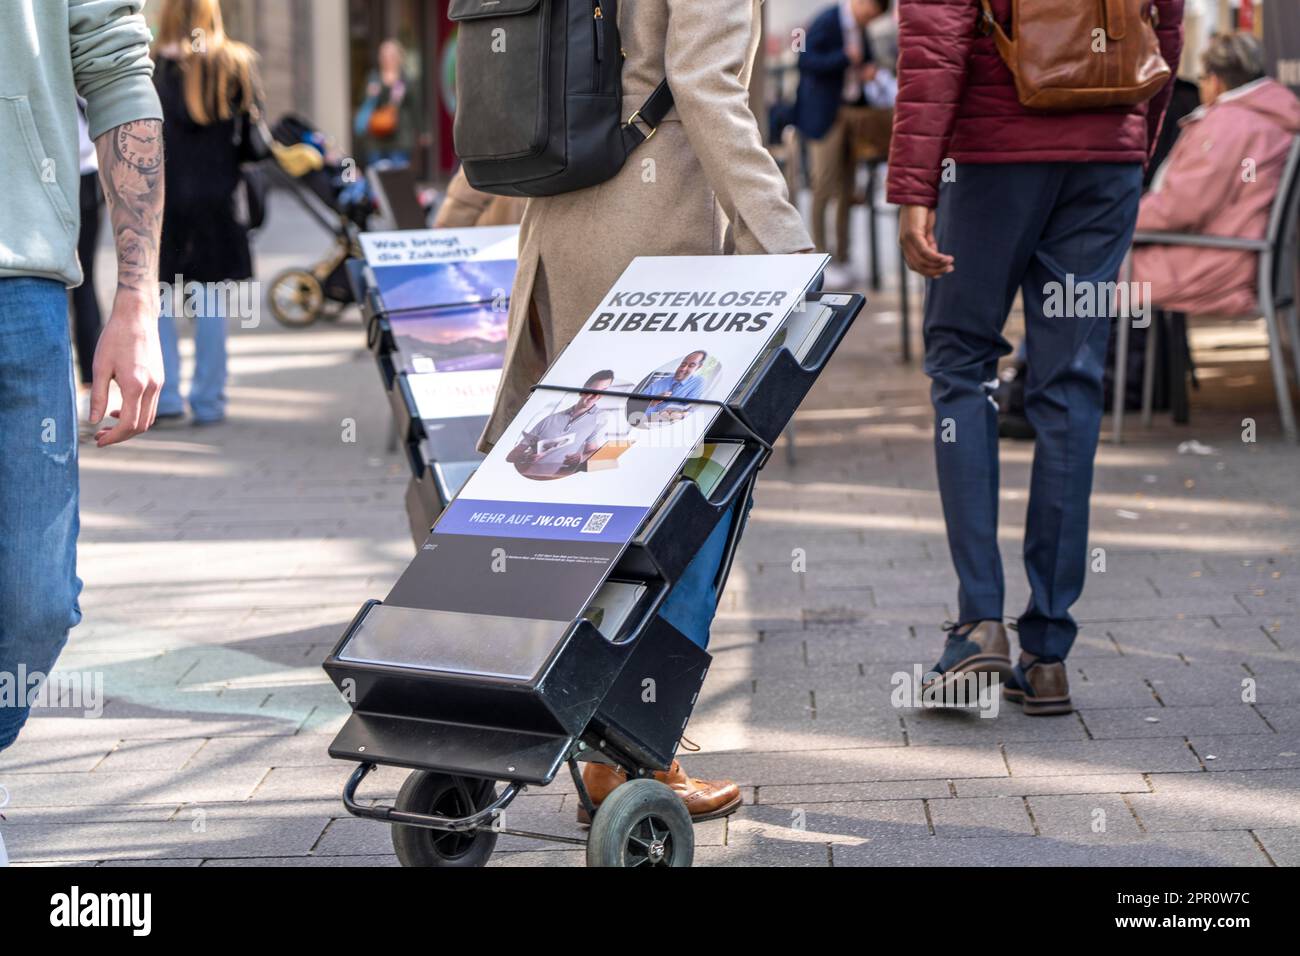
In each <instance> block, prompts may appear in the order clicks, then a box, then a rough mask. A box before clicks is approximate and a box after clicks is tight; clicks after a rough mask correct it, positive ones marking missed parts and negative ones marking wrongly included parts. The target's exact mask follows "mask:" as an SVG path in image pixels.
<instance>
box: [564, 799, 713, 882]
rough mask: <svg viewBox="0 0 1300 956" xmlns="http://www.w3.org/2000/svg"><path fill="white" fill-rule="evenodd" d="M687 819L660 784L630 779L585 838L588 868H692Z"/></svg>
mask: <svg viewBox="0 0 1300 956" xmlns="http://www.w3.org/2000/svg"><path fill="white" fill-rule="evenodd" d="M694 857H695V833H694V831H693V830H692V829H691V815H690V814H689V813H688V812H687V811H686V805H685V804H684V803H682V800H681V797H679V796H677V794H675V793H673V791H672V790H671V789H670V788H668V787H666V786H664V785H663V784H662V783H660V782H659V781H658V780H649V779H643V780H629V781H628V782H627V783H625V784H623V785H622V786H619V787H617V788H616V789H615V790H614V792H613V793H611V794H610V795H609V796H608V797H606V798H605V800H604V802H603V803H601V805H600V811H599V812H598V813H597V814H596V816H595V818H594V819H593V820H592V821H591V834H590V836H588V838H587V865H588V866H617V867H638V866H639V867H647V866H690V865H691V860H692V859H693V858H694Z"/></svg>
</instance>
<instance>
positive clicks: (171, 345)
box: [158, 312, 185, 418]
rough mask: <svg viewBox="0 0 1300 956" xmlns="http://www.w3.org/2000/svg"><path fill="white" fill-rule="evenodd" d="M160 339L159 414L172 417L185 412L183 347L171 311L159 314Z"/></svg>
mask: <svg viewBox="0 0 1300 956" xmlns="http://www.w3.org/2000/svg"><path fill="white" fill-rule="evenodd" d="M158 341H159V344H161V345H162V358H163V384H162V392H161V393H160V394H159V395H158V414H159V416H161V417H164V418H171V417H175V416H180V415H184V414H185V400H184V399H183V398H181V347H180V342H179V341H178V340H177V338H176V320H175V319H173V318H172V317H171V314H170V313H167V312H164V313H163V314H161V315H159V316H158Z"/></svg>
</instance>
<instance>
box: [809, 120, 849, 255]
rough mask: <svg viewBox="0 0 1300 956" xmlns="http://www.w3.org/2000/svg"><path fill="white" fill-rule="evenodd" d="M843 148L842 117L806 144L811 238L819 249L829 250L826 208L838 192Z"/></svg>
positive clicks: (822, 250)
mask: <svg viewBox="0 0 1300 956" xmlns="http://www.w3.org/2000/svg"><path fill="white" fill-rule="evenodd" d="M843 149H844V120H843V118H839V119H836V120H835V125H834V126H832V127H831V129H830V132H828V133H827V134H826V135H825V136H823V137H822V138H821V139H814V140H811V141H810V142H809V143H808V165H809V166H810V167H811V170H810V172H811V174H812V176H811V179H812V234H813V235H812V239H813V243H814V244H815V245H816V246H817V248H818V249H819V250H820V251H821V252H830V251H831V249H830V247H829V245H828V244H827V237H826V207H827V206H828V205H830V203H831V202H832V201H833V200H834V199H835V198H836V196H838V195H839V189H840V171H841V169H842V168H843V163H842V162H841V160H840V155H841V153H842V152H843Z"/></svg>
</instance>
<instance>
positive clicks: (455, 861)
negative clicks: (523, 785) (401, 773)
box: [393, 770, 497, 867]
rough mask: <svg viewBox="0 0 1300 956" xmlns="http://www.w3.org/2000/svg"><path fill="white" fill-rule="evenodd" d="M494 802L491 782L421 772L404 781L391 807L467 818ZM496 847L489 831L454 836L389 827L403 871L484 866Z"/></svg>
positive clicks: (494, 789) (396, 825)
mask: <svg viewBox="0 0 1300 956" xmlns="http://www.w3.org/2000/svg"><path fill="white" fill-rule="evenodd" d="M495 799H496V788H495V787H494V786H493V785H492V782H491V781H490V780H476V779H471V778H469V777H452V776H448V775H447V774H442V773H430V772H428V771H424V770H421V771H418V772H416V773H413V774H411V775H410V776H409V777H407V778H406V782H405V783H403V784H402V789H401V790H400V791H399V792H398V794H397V802H396V803H395V804H394V805H395V807H396V808H397V809H398V810H405V811H408V812H410V813H426V814H435V815H437V816H440V817H466V816H469V815H470V814H471V813H473V812H474V811H475V810H480V809H482V808H483V807H485V806H487V805H488V804H489V803H491V802H492V801H493V800H495ZM496 845H497V834H496V832H495V831H493V830H487V829H483V830H475V831H473V832H472V833H458V832H452V831H450V830H430V829H428V828H427V827H412V826H405V825H403V824H400V823H394V824H393V850H394V851H395V852H396V853H397V860H398V862H399V863H401V864H402V866H447V867H476V866H483V865H484V864H486V863H487V861H488V857H490V856H491V855H492V851H493V849H495V848H496Z"/></svg>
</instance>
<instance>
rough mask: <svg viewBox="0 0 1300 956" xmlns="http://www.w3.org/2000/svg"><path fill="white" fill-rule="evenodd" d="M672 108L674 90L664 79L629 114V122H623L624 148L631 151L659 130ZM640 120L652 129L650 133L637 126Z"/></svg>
mask: <svg viewBox="0 0 1300 956" xmlns="http://www.w3.org/2000/svg"><path fill="white" fill-rule="evenodd" d="M672 108H673V91H672V90H670V89H669V88H668V81H667V80H664V81H663V82H661V83H660V84H659V85H658V86H657V87H655V91H654V92H653V93H651V94H650V96H649V98H648V99H647V100H646V101H645V102H644V103H642V104H641V108H640V109H639V110H637V111H636V112H635V113H633V114H632V115H631V116H629V117H628V118H627V122H626V123H624V124H623V147H624V149H625V150H626V151H627V152H629V153H630V152H632V150H634V149H636V148H637V147H638V146H640V145H641V144H642V143H644V142H645V141H646V140H648V139H650V138H651V137H652V136H654V134H655V133H657V132H658V131H659V124H660V123H662V122H663V121H664V117H665V116H667V115H668V114H669V113H670V112H671V111H672ZM638 120H640V122H641V124H642V125H643V126H645V127H646V128H647V129H649V130H650V132H649V133H643V132H641V127H640V126H637V121H638Z"/></svg>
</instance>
